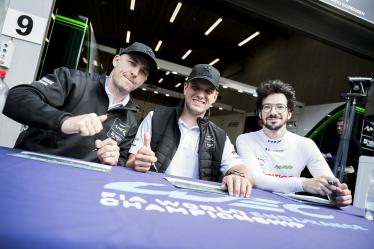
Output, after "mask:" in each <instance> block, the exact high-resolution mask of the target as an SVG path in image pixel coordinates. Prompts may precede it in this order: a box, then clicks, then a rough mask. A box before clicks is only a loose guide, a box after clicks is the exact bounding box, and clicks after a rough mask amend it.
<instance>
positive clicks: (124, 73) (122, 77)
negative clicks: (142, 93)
mask: <svg viewBox="0 0 374 249" xmlns="http://www.w3.org/2000/svg"><path fill="white" fill-rule="evenodd" d="M113 67H114V68H113V70H112V72H111V73H110V78H109V88H110V89H111V90H113V91H114V92H116V93H118V94H120V95H123V96H125V95H127V94H129V93H130V92H132V91H134V90H135V89H137V88H138V87H140V86H141V85H142V84H143V83H144V82H145V81H146V80H147V78H148V75H149V71H150V67H149V63H148V61H147V60H146V59H145V58H144V57H143V56H142V55H138V54H123V55H116V56H115V57H114V58H113Z"/></svg>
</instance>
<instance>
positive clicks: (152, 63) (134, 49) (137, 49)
mask: <svg viewBox="0 0 374 249" xmlns="http://www.w3.org/2000/svg"><path fill="white" fill-rule="evenodd" d="M118 54H119V55H122V54H141V55H143V56H144V57H145V58H146V60H147V61H148V63H149V67H150V68H149V70H150V72H149V76H150V77H149V78H151V77H153V76H155V75H156V72H157V62H156V56H155V54H154V53H153V50H152V49H151V48H150V47H148V46H147V45H145V44H143V43H140V42H134V43H133V44H131V45H130V46H128V47H127V48H120V50H119V53H118Z"/></svg>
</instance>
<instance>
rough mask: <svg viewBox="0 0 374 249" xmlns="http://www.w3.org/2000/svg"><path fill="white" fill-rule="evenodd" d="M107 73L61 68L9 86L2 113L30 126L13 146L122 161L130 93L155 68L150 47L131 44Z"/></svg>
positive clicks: (131, 120) (130, 121)
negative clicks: (97, 73) (99, 73)
mask: <svg viewBox="0 0 374 249" xmlns="http://www.w3.org/2000/svg"><path fill="white" fill-rule="evenodd" d="M112 63H113V70H112V71H111V73H110V75H109V76H106V75H96V74H88V73H85V72H81V71H77V70H71V69H68V68H65V67H62V68H58V69H56V70H55V71H54V73H53V74H49V75H46V76H44V77H43V78H42V79H40V80H38V81H34V82H32V83H31V84H29V85H19V86H16V87H14V88H13V89H11V90H10V92H9V95H8V98H7V101H6V104H5V107H4V111H3V113H4V114H5V115H7V116H8V117H10V118H12V119H14V120H16V121H18V122H20V123H22V124H25V125H27V126H29V127H28V129H27V130H25V131H23V132H22V133H21V134H20V136H19V137H18V139H17V142H16V145H15V148H19V149H24V150H31V151H36V152H43V153H49V154H54V155H61V156H67V157H73V158H79V159H83V160H87V161H94V162H95V161H96V162H101V163H104V164H108V165H124V164H125V163H126V160H127V156H128V150H129V148H130V145H131V143H132V141H133V139H134V137H135V134H136V130H137V122H136V118H135V115H134V111H135V110H136V109H135V106H134V105H133V101H132V100H131V98H130V95H129V94H130V92H132V91H133V90H135V89H137V88H138V87H140V86H141V85H142V84H143V83H144V82H145V81H146V80H147V78H150V77H151V76H152V75H153V74H155V73H156V71H157V64H156V58H155V55H154V53H153V51H152V49H151V48H149V47H148V46H146V45H144V44H142V43H137V42H135V43H133V44H132V45H130V46H129V47H127V48H125V49H121V50H120V52H119V54H118V55H116V56H114V58H113V61H112Z"/></svg>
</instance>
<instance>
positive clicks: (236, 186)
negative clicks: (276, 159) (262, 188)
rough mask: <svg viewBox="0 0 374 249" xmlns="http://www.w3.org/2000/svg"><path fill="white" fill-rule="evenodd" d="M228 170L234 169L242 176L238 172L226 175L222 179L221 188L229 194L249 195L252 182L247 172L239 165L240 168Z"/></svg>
mask: <svg viewBox="0 0 374 249" xmlns="http://www.w3.org/2000/svg"><path fill="white" fill-rule="evenodd" d="M229 171H236V172H238V173H239V174H241V175H242V176H240V175H239V174H229V175H226V176H225V177H224V178H223V179H222V183H221V189H222V190H224V191H228V192H229V195H231V196H235V197H249V196H250V195H251V192H252V186H253V182H254V181H253V178H252V176H251V175H250V174H249V172H246V170H243V169H242V167H240V169H230V170H229Z"/></svg>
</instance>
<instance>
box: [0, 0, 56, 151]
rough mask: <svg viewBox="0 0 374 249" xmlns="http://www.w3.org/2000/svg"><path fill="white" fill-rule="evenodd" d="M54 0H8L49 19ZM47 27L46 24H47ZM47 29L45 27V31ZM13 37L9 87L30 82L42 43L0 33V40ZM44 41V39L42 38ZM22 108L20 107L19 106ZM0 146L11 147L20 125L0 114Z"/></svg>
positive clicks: (21, 8)
mask: <svg viewBox="0 0 374 249" xmlns="http://www.w3.org/2000/svg"><path fill="white" fill-rule="evenodd" d="M53 6H54V0H32V1H25V0H9V8H12V9H15V10H18V11H21V12H24V13H28V14H31V15H35V16H38V17H42V18H46V19H47V20H49V19H50V16H51V13H52V10H53ZM47 27H48V25H47ZM46 31H47V28H46V30H45V32H46ZM11 39H13V43H14V44H15V51H14V54H13V58H12V62H11V65H10V68H9V69H8V72H7V75H6V78H5V82H6V83H7V84H8V86H9V87H13V86H16V85H19V84H23V83H31V82H32V81H33V80H34V79H35V76H36V73H37V68H38V65H39V61H40V56H41V52H42V47H43V44H41V45H40V44H36V43H32V42H28V41H24V40H20V39H17V38H11V37H9V36H6V35H2V34H1V35H0V41H8V40H11ZM43 41H44V39H43ZM20 108H22V107H20ZM0 124H1V129H0V146H7V147H12V146H13V145H14V142H15V140H16V138H17V136H18V134H19V132H20V130H21V125H20V124H19V123H16V122H14V121H13V120H11V119H9V118H7V117H5V116H4V115H3V114H0Z"/></svg>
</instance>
